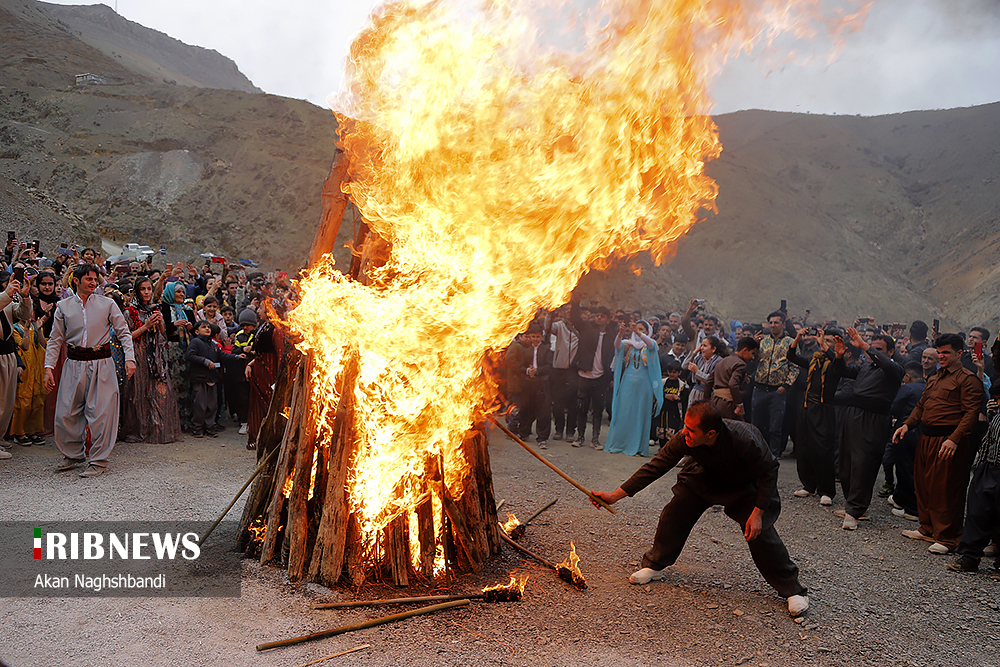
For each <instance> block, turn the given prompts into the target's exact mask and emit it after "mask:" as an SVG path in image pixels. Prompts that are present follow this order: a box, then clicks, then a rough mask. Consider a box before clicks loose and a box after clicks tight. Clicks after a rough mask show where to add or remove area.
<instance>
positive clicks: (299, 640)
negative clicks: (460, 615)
mask: <svg viewBox="0 0 1000 667" xmlns="http://www.w3.org/2000/svg"><path fill="white" fill-rule="evenodd" d="M467 604H469V600H468V599H465V598H463V599H461V600H453V601H451V602H442V603H441V604H433V605H430V606H428V607H420V608H419V609H410V610H409V611H401V612H399V613H398V614H392V615H391V616H383V617H381V618H373V619H372V620H370V621H364V622H362V623H354V624H352V625H344V626H341V627H339V628H331V629H330V630H323V631H322V632H314V633H313V634H311V635H303V636H301V637H292V638H291V639H282V640H281V641H276V642H269V643H267V644H258V645H257V651H258V652H260V651H268V650H270V649H272V648H281V647H282V646H294V645H295V644H303V643H305V642H311V641H316V640H317V639H326V638H327V637H334V636H336V635H342V634H345V633H347V632H355V631H356V630H364V629H365V628H374V627H375V626H378V625H385V624H387V623H395V622H397V621H403V620H406V619H407V618H413V617H414V616H422V615H424V614H433V613H434V612H436V611H443V610H445V609H453V608H455V607H464V606H465V605H467Z"/></svg>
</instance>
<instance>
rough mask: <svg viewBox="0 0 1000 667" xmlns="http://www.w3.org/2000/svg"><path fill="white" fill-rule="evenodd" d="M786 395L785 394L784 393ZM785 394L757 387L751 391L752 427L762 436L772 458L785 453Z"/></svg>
mask: <svg viewBox="0 0 1000 667" xmlns="http://www.w3.org/2000/svg"><path fill="white" fill-rule="evenodd" d="M785 393H787V392H785ZM785 393H778V387H765V386H763V385H757V386H756V387H754V390H753V425H754V426H756V427H757V430H758V431H760V434H761V435H762V436H764V440H765V441H767V445H768V447H770V448H771V453H772V454H774V458H776V459H780V458H781V453H782V452H783V451H785V441H786V440H787V438H786V436H785Z"/></svg>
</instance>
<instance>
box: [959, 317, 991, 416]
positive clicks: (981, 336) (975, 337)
mask: <svg viewBox="0 0 1000 667" xmlns="http://www.w3.org/2000/svg"><path fill="white" fill-rule="evenodd" d="M966 340H967V342H968V348H966V350H965V352H964V353H963V354H962V365H963V366H965V367H966V368H967V369H969V370H970V371H972V372H973V373H976V374H979V366H980V363H981V364H982V373H983V375H980V377H979V379H980V380H983V379H984V376H986V377H989V381H990V384H991V385H992V384H994V383H995V382H996V381H997V379H998V378H997V372H996V368H995V367H994V365H993V357H991V356H990V354H989V353H988V352H986V350H987V347H986V345H987V343H989V341H990V331H989V329H986V328H984V327H972V328H971V329H970V330H969V336H968V338H967V339H966ZM983 414H986V413H985V410H984V411H983Z"/></svg>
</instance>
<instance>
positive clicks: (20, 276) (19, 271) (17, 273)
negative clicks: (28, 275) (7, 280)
mask: <svg viewBox="0 0 1000 667" xmlns="http://www.w3.org/2000/svg"><path fill="white" fill-rule="evenodd" d="M14 280H16V281H17V282H19V283H21V285H24V267H23V266H15V267H14Z"/></svg>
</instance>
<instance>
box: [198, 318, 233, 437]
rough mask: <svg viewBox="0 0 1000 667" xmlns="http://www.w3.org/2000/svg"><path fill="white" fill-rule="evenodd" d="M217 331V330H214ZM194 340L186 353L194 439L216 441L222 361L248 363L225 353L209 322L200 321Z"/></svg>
mask: <svg viewBox="0 0 1000 667" xmlns="http://www.w3.org/2000/svg"><path fill="white" fill-rule="evenodd" d="M213 327H214V328H213ZM194 331H195V334H196V335H195V337H194V338H192V339H191V342H190V343H189V344H188V346H187V350H185V351H184V359H185V360H187V362H188V378H190V380H191V393H192V402H193V406H192V407H193V410H192V415H191V423H192V429H193V433H192V434H193V435H194V437H196V438H201V437H203V436H205V435H209V436H211V437H213V438H214V437H216V433H217V427H216V423H215V415H216V412H217V407H218V400H219V393H218V384H219V379H220V375H221V374H220V372H219V369H220V368H221V367H222V360H223V359H226V360H236V359H245V358H246V355H243V354H241V355H239V356H237V355H235V354H228V353H226V352H223V351H222V349H220V348H219V346H218V345H216V344H215V342H213V341H212V338H213V336H215V335H217V334H218V333H219V332H218V327H215V325H213V324H212V323H211V322H209V321H208V320H201V321H200V322H198V324H196V325H195V328H194Z"/></svg>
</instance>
